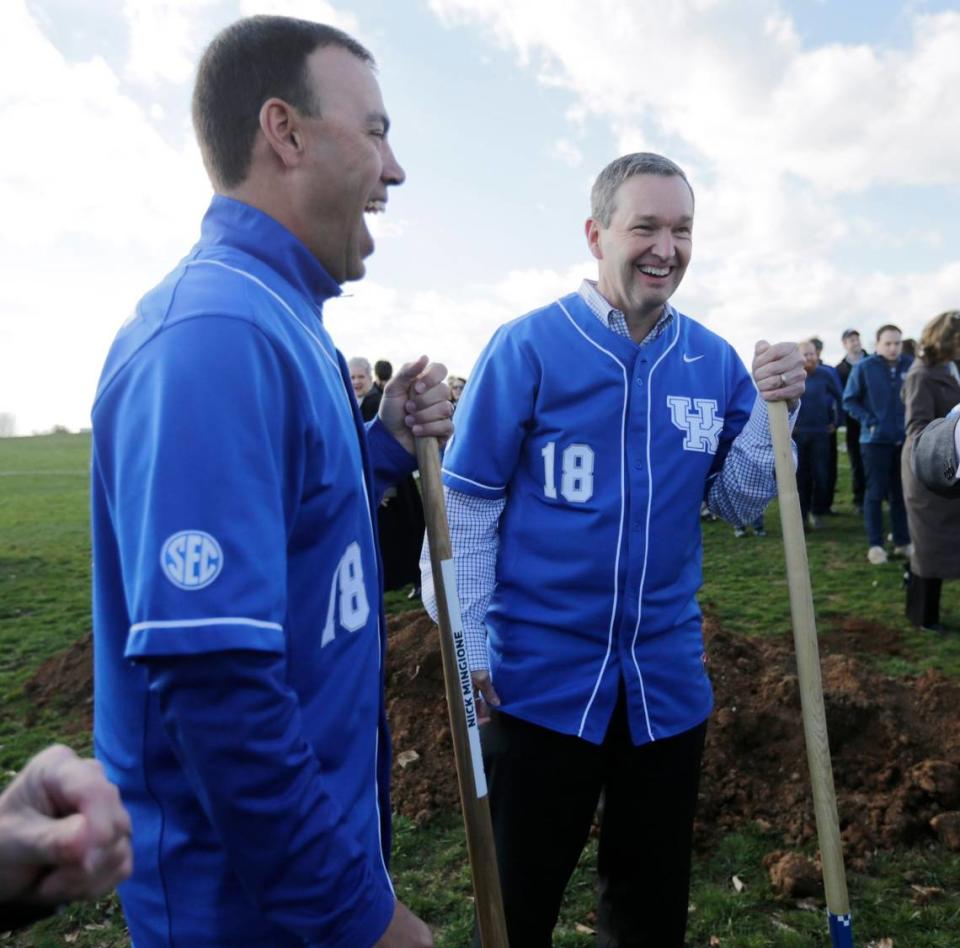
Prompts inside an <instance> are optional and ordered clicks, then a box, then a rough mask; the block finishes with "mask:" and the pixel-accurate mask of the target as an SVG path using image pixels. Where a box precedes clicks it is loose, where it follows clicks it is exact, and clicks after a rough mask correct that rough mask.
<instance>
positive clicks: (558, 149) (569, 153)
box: [550, 138, 583, 168]
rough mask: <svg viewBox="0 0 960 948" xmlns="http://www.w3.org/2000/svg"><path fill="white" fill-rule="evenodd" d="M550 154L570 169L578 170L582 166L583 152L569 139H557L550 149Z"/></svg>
mask: <svg viewBox="0 0 960 948" xmlns="http://www.w3.org/2000/svg"><path fill="white" fill-rule="evenodd" d="M550 154H551V155H552V156H553V157H554V158H556V159H557V161H562V162H563V163H564V164H565V165H569V166H570V167H571V168H579V167H580V165H582V164H583V152H582V151H581V150H580V148H579V147H577V145H576V144H575V143H574V142H572V141H570V139H569V138H558V139H557V140H556V141H555V142H554V143H553V145H552V147H551V148H550Z"/></svg>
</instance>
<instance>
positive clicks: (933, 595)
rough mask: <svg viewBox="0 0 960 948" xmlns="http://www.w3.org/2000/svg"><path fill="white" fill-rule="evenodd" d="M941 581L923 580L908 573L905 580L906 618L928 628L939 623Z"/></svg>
mask: <svg viewBox="0 0 960 948" xmlns="http://www.w3.org/2000/svg"><path fill="white" fill-rule="evenodd" d="M942 586H943V580H941V579H933V578H931V579H924V578H923V577H922V576H917V575H916V574H914V573H912V572H911V573H910V575H909V577H908V579H907V618H908V619H909V620H910V621H911V622H912V623H913V624H914V625H920V626H927V627H928V628H929V627H930V626H933V625H937V624H938V623H939V622H940V589H941V587H942Z"/></svg>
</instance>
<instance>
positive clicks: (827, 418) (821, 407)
mask: <svg viewBox="0 0 960 948" xmlns="http://www.w3.org/2000/svg"><path fill="white" fill-rule="evenodd" d="M842 398H843V395H842V394H841V392H840V385H839V383H838V382H837V371H836V369H828V368H827V367H826V366H823V365H818V366H817V367H816V368H815V369H814V370H813V372H812V373H811V374H810V375H808V376H807V384H806V388H805V389H804V392H803V398H802V400H801V401H800V411H799V412H798V413H797V422H796V424H795V425H794V427H793V430H794V431H795V432H798V433H800V434H812V433H817V434H826V433H827V431H828V429H829V427H830V425H833V426H834V427H836V425H837V422H838V420H839V413H840V401H841V399H842Z"/></svg>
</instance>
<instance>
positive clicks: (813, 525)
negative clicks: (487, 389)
mask: <svg viewBox="0 0 960 948" xmlns="http://www.w3.org/2000/svg"><path fill="white" fill-rule="evenodd" d="M840 342H841V344H842V346H843V349H844V356H843V358H842V359H841V360H840V361H839V362H838V363H837V364H836V365H828V364H826V363H825V362H824V361H823V358H822V353H823V341H822V340H821V339H819V338H818V337H816V336H812V337H810V338H809V339H806V340H804V341H803V342H801V343H800V344H799V345H800V351H801V354H802V355H803V357H804V367H805V369H806V373H807V380H806V390H805V392H804V395H803V399H802V401H801V405H800V411H799V414H798V416H797V421H796V424H795V426H794V429H793V440H794V443H795V445H796V449H797V491H798V494H799V498H800V510H801V514H802V516H803V521H804V530H805V532H806V533H808V534H810V533H813V532H816V531H819V530H823V529H824V528H825V527H826V526H827V518H831V517H836V516H837V511H836V509H835V500H836V490H837V468H838V463H839V454H840V451H841V449H840V441H842V443H843V449H842V450H844V451H845V452H846V455H847V459H848V462H849V466H850V487H851V495H852V496H851V506H852V510H853V512H854V514H855V515H857V516H862V517H863V519H864V530H865V533H866V538H867V553H866V556H867V560H868V562H869V563H871V564H872V565H874V566H880V565H882V564H884V563H887V562H888V561H889V560H891V559H894V560H900V561H902V562H903V563H904V565H905V583H906V587H907V605H906V614H907V618H908V619H909V620H910V621H911V622H912V623H913V624H914V625H916V626H918V627H920V628H922V629H925V630H928V631H934V632H938V633H941V632H943V631H945V630H944V627H943V625H942V623H941V622H940V590H941V585H942V581H943V580H944V579H947V578H957V577H960V544H958V543H957V542H956V538H957V537H958V536H960V509H958V508H957V505H956V504H953V503H951V501H950V500H947V499H944V498H943V497H942V496H938V495H937V494H936V493H934V492H933V491H931V490H929V489H928V488H926V487H924V486H923V484H922V483H921V482H920V481H919V480H918V479H917V477H916V476H915V475H914V473H913V464H912V446H913V445H914V443H915V442H916V440H917V439H918V437H919V435H920V434H921V433H922V432H923V430H924V429H925V428H926V427H927V426H928V425H929V424H930V422H932V421H934V420H935V419H937V418H943V417H944V416H945V415H946V414H947V412H949V411H950V410H951V409H952V408H953V407H954V406H956V405H958V404H960V371H958V368H957V362H958V361H960V313H958V312H957V311H955V310H951V311H947V312H945V313H941V314H940V315H939V316H937V317H936V318H934V319H933V320H931V321H930V322H929V323H927V325H926V326H925V327H924V329H923V333H922V335H921V338H920V340H919V342H916V341H915V340H913V339H903V338H902V332H901V330H900V328H899V327H898V326H895V325H893V324H892V323H886V324H884V325H882V326H880V327H879V329H877V330H876V332H875V334H874V336H873V343H872V347H873V352H872V353H871V352H868V351H867V350H866V349H864V346H863V342H862V340H861V335H860V332H859V330H857V329H853V328H850V329H846V330H844V332H843V334H842V335H841V337H840ZM391 373H392V367H391V365H390V363H389V362H386V361H379V362H377V363H376V364H375V365H374V366H373V367H371V364H370V362H369V361H368V360H367V359H365V358H362V357H358V358H354V359H351V360H350V378H351V382H352V383H353V389H354V393H355V394H356V397H357V401H358V403H359V405H360V411H361V414H362V415H363V418H364V420H366V421H369V420H370V419H371V418H373V417H374V416H375V415H376V413H377V408H378V407H379V404H380V397H381V393H382V390H383V385H384V384H385V383H386V381H387V380H389V378H390V376H391ZM465 385H466V379H465V378H463V377H461V376H458V375H450V376H449V377H448V378H447V386H448V388H449V389H450V401H451V403H452V405H453V407H454V410H456V405H457V402H458V401H459V399H460V396H461V395H462V393H463V389H464V386H465ZM410 481H411V484H410V485H408V487H407V489H406V491H404V489H403V488H402V487H401V488H398V490H397V492H396V493H391V494H390V496H388V497H387V498H386V499H385V500H384V506H383V507H382V508H381V517H380V541H381V545H382V547H383V549H384V563H385V567H387V568H386V576H387V584H386V588H387V589H388V590H389V589H399V588H401V587H403V586H406V585H409V584H411V583H413V584H414V588H413V591H412V592H411V593H410V597H411V598H416V597H419V595H420V583H419V573H418V572H417V571H416V568H415V567H416V562H417V558H418V556H419V551H420V546H419V544H420V538H422V535H423V512H422V507H421V505H420V498H419V493H417V492H416V489H415V487H414V486H413V483H412V478H411V479H410ZM410 487H413V491H414V492H413V493H410V492H409V491H410ZM884 504H886V506H887V510H888V511H889V521H890V523H889V532H888V531H887V530H886V525H885V520H884ZM391 505H392V506H391ZM704 517H706V518H709V519H713V520H715V519H716V517H715V516H713V515H712V514H709V512H707V511H704ZM751 533H752V534H753V535H754V536H757V537H765V536H766V535H767V531H766V528H765V525H764V515H763V514H762V513H761V514H760V516H759V517H757V518H756V519H755V520H754V521H752V522H750V523H735V524H734V525H733V534H734V536H735V537H737V538H743V537H747V536H749V535H750V534H751ZM415 538H416V542H415ZM387 564H389V566H388V565H387Z"/></svg>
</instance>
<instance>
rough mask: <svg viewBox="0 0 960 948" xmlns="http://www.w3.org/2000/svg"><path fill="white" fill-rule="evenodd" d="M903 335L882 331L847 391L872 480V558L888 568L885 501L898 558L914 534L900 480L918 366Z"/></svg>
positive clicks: (868, 513)
mask: <svg viewBox="0 0 960 948" xmlns="http://www.w3.org/2000/svg"><path fill="white" fill-rule="evenodd" d="M902 348H903V343H902V337H901V333H900V330H899V329H898V328H897V327H896V326H893V325H891V324H889V323H888V324H887V325H884V326H881V327H880V328H879V329H878V330H877V351H876V352H875V353H874V354H873V355H872V356H867V357H866V358H865V359H861V361H859V362H858V363H857V364H856V365H855V366H854V367H853V369H852V370H851V372H850V378H849V379H847V387H846V388H845V389H844V392H843V410H844V411H845V412H846V413H847V414H848V415H852V416H853V417H854V418H856V419H857V421H858V422H860V453H861V456H862V458H863V470H864V474H865V476H866V480H867V488H866V495H865V497H864V503H863V517H864V521H865V525H866V528H867V540H868V548H867V559H868V560H869V561H870V562H871V563H873V564H874V565H875V566H878V565H880V564H881V563H886V561H887V553H886V550H885V549H884V541H883V534H884V530H883V501H884V500H885V499H886V500H889V503H890V520H891V523H892V529H893V553H894V555H895V556H909V555H910V553H911V548H910V534H909V532H908V529H907V511H906V508H905V506H904V503H903V487H902V485H901V481H900V452H901V450H902V449H903V441H904V438H905V437H906V425H905V418H904V406H903V399H902V398H901V394H900V393H901V389H902V388H903V377H904V375H906V373H907V369H909V368H910V363H911V362H912V361H913V360H912V359H910V358H908V357H907V356H905V355H903V353H902Z"/></svg>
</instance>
